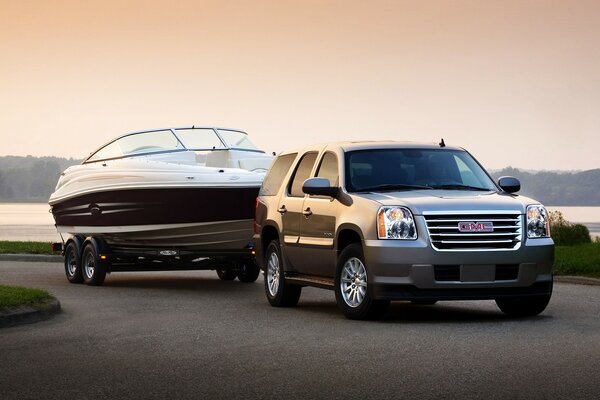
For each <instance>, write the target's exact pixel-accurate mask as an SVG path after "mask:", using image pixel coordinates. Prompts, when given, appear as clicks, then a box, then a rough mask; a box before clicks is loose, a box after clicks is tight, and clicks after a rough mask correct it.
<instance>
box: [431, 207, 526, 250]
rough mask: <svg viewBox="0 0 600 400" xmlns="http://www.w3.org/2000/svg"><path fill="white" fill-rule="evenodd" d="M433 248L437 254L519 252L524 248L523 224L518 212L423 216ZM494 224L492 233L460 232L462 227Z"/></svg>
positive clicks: (433, 214) (432, 214) (432, 213)
mask: <svg viewBox="0 0 600 400" xmlns="http://www.w3.org/2000/svg"><path fill="white" fill-rule="evenodd" d="M423 216H424V217H425V222H426V224H427V231H428V232H429V238H430V239H431V245H432V246H433V248H434V249H435V250H438V251H458V250H516V249H518V248H519V247H520V246H521V237H522V223H521V219H522V216H521V213H520V212H518V211H490V212H478V213H465V212H461V213H456V214H451V213H447V212H446V213H435V212H429V213H423ZM464 222H473V223H475V224H477V223H482V222H491V223H493V225H494V229H493V231H492V232H478V231H474V232H461V231H460V230H459V224H460V223H464Z"/></svg>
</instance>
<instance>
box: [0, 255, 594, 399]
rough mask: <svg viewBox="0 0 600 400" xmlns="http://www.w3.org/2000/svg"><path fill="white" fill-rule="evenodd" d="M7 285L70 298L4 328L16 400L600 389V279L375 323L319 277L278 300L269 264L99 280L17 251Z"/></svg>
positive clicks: (5, 379) (3, 278) (464, 395)
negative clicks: (507, 308) (238, 274)
mask: <svg viewBox="0 0 600 400" xmlns="http://www.w3.org/2000/svg"><path fill="white" fill-rule="evenodd" d="M0 283H3V284H11V285H22V286H29V287H40V288H44V289H46V290H49V291H50V292H51V293H53V294H54V295H55V296H56V297H57V298H58V299H59V300H60V302H61V304H62V308H63V312H62V313H61V314H59V315H57V316H55V317H54V318H52V319H51V320H48V321H44V322H40V323H36V324H32V325H23V326H18V327H12V328H4V329H1V330H0V366H1V373H0V398H1V399H3V400H8V399H27V398H30V399H41V398H43V399H65V398H68V399H81V398H86V399H100V398H102V399H106V398H111V399H142V398H143V399H164V398H175V399H213V398H215V399H218V398H223V399H235V398H240V399H241V398H243V399H251V398H272V399H284V400H287V399H311V398H327V399H333V398H339V399H367V398H370V399H377V398H381V399H387V398H398V399H400V398H401V399H426V398H457V399H471V398H473V399H475V398H484V399H517V398H523V399H559V398H565V399H598V398H600V286H584V285H571V284H556V285H555V288H554V296H553V298H552V301H551V302H550V305H549V306H548V308H547V310H546V311H545V312H544V313H543V314H542V315H540V316H538V317H534V318H527V319H509V318H506V317H505V316H504V315H503V314H502V313H500V311H499V310H498V309H497V308H496V306H495V304H494V303H493V302H491V301H477V302H441V303H438V304H437V305H434V306H415V305H411V304H408V303H393V304H392V307H391V308H390V310H389V311H388V313H387V314H386V315H385V318H384V319H383V320H381V321H375V322H362V321H349V320H346V319H345V318H344V317H343V316H342V314H341V313H340V312H339V311H338V309H337V307H336V305H335V301H334V294H333V292H330V291H326V290H320V289H313V288H309V289H306V288H305V289H304V291H303V295H302V297H301V299H300V303H299V305H298V307H297V308H294V309H276V308H272V307H270V306H269V305H268V303H267V301H266V299H265V295H264V293H263V284H262V275H261V277H260V278H259V281H257V282H256V283H254V284H243V283H240V282H238V281H234V282H223V281H220V280H218V278H217V276H216V274H215V273H214V272H211V271H193V272H168V273H156V272H154V273H149V272H143V273H120V274H119V273H115V274H113V275H110V276H108V277H107V279H106V282H105V284H104V286H101V287H88V286H85V285H73V284H69V283H68V282H67V280H66V278H65V277H64V272H63V270H62V264H57V263H34V262H12V261H11V262H6V261H4V262H0Z"/></svg>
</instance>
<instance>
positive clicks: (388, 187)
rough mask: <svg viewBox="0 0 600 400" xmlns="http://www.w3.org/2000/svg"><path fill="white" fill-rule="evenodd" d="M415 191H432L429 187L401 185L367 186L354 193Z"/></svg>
mask: <svg viewBox="0 0 600 400" xmlns="http://www.w3.org/2000/svg"><path fill="white" fill-rule="evenodd" d="M417 189H433V188H432V187H431V186H423V185H404V184H401V183H396V184H385V185H375V186H367V187H364V188H360V189H357V190H356V192H379V191H389V190H417Z"/></svg>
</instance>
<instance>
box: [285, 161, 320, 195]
mask: <svg viewBox="0 0 600 400" xmlns="http://www.w3.org/2000/svg"><path fill="white" fill-rule="evenodd" d="M316 159H317V153H306V154H305V155H304V156H303V157H302V160H300V163H299V164H298V167H297V168H296V171H295V172H294V177H293V178H292V185H291V186H290V192H289V193H290V196H293V197H304V192H303V191H302V184H303V183H304V181H305V180H307V179H308V178H309V177H310V171H312V168H313V165H314V164H315V160H316Z"/></svg>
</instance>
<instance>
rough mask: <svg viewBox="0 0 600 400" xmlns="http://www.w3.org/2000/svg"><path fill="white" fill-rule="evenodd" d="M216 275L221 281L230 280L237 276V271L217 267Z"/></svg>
mask: <svg viewBox="0 0 600 400" xmlns="http://www.w3.org/2000/svg"><path fill="white" fill-rule="evenodd" d="M217 275H218V276H219V279H220V280H222V281H232V280H234V279H235V278H236V277H237V272H235V271H234V270H232V269H218V270H217Z"/></svg>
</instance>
